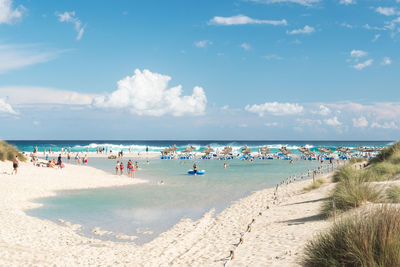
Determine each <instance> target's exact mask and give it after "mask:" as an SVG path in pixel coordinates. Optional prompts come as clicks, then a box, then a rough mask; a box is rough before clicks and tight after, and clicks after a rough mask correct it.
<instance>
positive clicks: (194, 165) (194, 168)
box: [193, 163, 197, 175]
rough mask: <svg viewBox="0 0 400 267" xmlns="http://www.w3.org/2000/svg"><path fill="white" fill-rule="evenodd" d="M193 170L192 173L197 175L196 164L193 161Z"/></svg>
mask: <svg viewBox="0 0 400 267" xmlns="http://www.w3.org/2000/svg"><path fill="white" fill-rule="evenodd" d="M193 172H194V175H197V164H196V163H193Z"/></svg>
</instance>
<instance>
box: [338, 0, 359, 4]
mask: <svg viewBox="0 0 400 267" xmlns="http://www.w3.org/2000/svg"><path fill="white" fill-rule="evenodd" d="M355 3H356V0H340V1H339V4H342V5H352V4H355Z"/></svg>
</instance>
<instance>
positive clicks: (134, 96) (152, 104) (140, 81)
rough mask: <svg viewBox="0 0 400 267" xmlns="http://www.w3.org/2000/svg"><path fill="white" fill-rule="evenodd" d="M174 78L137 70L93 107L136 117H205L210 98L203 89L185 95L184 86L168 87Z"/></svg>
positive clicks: (119, 82)
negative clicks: (124, 110)
mask: <svg viewBox="0 0 400 267" xmlns="http://www.w3.org/2000/svg"><path fill="white" fill-rule="evenodd" d="M170 80H171V77H169V76H167V75H163V74H158V73H153V72H151V71H149V70H143V71H140V70H139V69H136V70H135V73H134V75H133V76H127V77H125V78H124V79H122V80H120V81H118V86H117V90H116V91H114V92H112V93H111V94H109V95H107V96H100V97H96V98H95V99H94V101H93V106H95V107H99V108H114V109H128V110H130V112H131V113H133V114H137V115H148V116H162V115H167V114H171V115H173V116H183V115H201V114H204V111H205V109H206V104H207V97H206V94H205V93H204V91H203V88H201V87H198V86H196V87H194V89H193V93H192V95H188V96H182V86H181V85H178V86H175V87H172V88H168V83H169V81H170Z"/></svg>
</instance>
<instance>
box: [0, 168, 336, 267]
mask: <svg viewBox="0 0 400 267" xmlns="http://www.w3.org/2000/svg"><path fill="white" fill-rule="evenodd" d="M10 172H11V165H10V162H0V195H1V196H2V198H1V202H0V247H1V250H0V265H17V266H26V265H50V264H51V265H53V264H55V265H57V266H71V265H80V266H87V265H101V266H105V265H113V266H115V265H120V266H122V265H124V266H168V265H174V266H189V265H190V266H223V265H225V264H226V265H230V266H249V265H252V266H266V265H268V266H297V265H298V264H299V258H300V256H301V253H302V249H303V246H304V244H305V243H306V242H307V241H308V240H310V239H311V238H312V237H313V236H314V235H315V234H317V233H318V232H319V231H321V230H322V229H325V228H326V227H328V226H329V222H328V221H324V220H321V219H320V218H319V217H318V212H319V207H320V204H321V201H322V200H323V199H324V198H325V197H326V195H327V194H328V191H329V190H330V189H331V184H327V185H324V186H322V187H321V188H320V189H318V190H314V191H311V192H309V193H303V192H302V189H303V188H304V187H305V186H307V185H309V184H310V183H311V182H312V181H311V180H306V181H299V182H296V183H293V184H289V185H287V186H286V185H285V186H281V187H280V188H279V190H278V194H277V198H276V196H274V191H275V188H270V189H264V190H261V191H257V192H254V193H252V194H251V195H249V196H247V197H245V198H242V199H240V200H239V201H236V202H234V203H232V205H231V206H230V207H228V208H227V209H225V210H224V211H223V212H221V213H220V214H218V215H216V216H214V215H215V214H214V212H213V211H210V212H208V213H206V214H205V215H204V216H203V217H202V218H201V219H200V220H197V221H192V220H190V219H182V220H181V221H180V222H179V223H178V224H176V225H175V226H174V227H173V228H171V229H170V230H169V231H167V232H165V233H162V234H161V235H160V236H159V237H157V238H156V239H154V240H153V241H151V242H149V243H147V244H144V245H142V246H138V245H136V244H135V243H133V242H126V240H127V239H134V238H135V237H132V236H131V237H127V236H124V235H122V234H120V233H113V234H115V236H116V237H117V238H120V239H121V241H122V240H123V241H124V242H114V241H101V240H98V239H94V238H88V237H85V236H82V235H79V234H78V231H79V228H80V226H79V225H73V224H72V223H70V222H63V221H60V224H56V223H54V222H50V221H46V220H40V219H38V218H33V217H30V216H27V215H26V214H25V213H24V210H26V209H31V208H35V207H37V206H38V205H39V204H36V203H33V202H32V200H33V199H35V198H40V197H48V196H53V195H55V194H56V192H57V191H58V190H68V189H84V188H97V187H109V186H124V185H132V184H136V183H145V182H146V181H144V180H141V179H140V178H135V179H134V180H132V179H129V178H128V177H124V176H121V177H120V176H115V175H111V174H108V173H106V172H103V171H101V170H97V169H94V168H92V167H88V166H75V165H67V168H65V169H64V170H62V171H61V170H57V169H48V168H37V167H34V166H32V165H31V164H28V163H23V164H21V167H20V170H19V173H18V175H16V176H15V175H9V174H8V173H10ZM260 212H261V214H260ZM253 220H254V221H253ZM249 224H250V231H249ZM97 230H98V231H99V232H101V229H97ZM240 238H242V240H243V244H238V243H239V241H240ZM231 251H233V253H234V258H233V259H231V257H230V254H231Z"/></svg>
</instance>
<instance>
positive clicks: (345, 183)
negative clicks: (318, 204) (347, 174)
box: [321, 175, 383, 217]
mask: <svg viewBox="0 0 400 267" xmlns="http://www.w3.org/2000/svg"><path fill="white" fill-rule="evenodd" d="M382 199H383V194H382V191H381V190H379V189H377V188H376V187H373V186H372V185H370V184H368V183H366V182H365V180H364V179H363V177H362V176H361V175H353V176H351V178H350V179H347V180H342V181H341V182H339V183H338V184H337V185H336V186H335V188H334V189H333V192H332V193H331V196H330V197H329V199H328V200H327V201H325V202H324V203H323V205H322V209H321V214H322V215H323V216H325V217H330V216H332V215H333V213H334V207H333V201H334V202H335V208H336V210H335V212H336V213H338V214H340V213H342V212H345V211H347V210H350V209H353V208H357V207H359V206H360V205H361V204H363V203H368V202H373V203H379V202H381V201H382Z"/></svg>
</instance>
